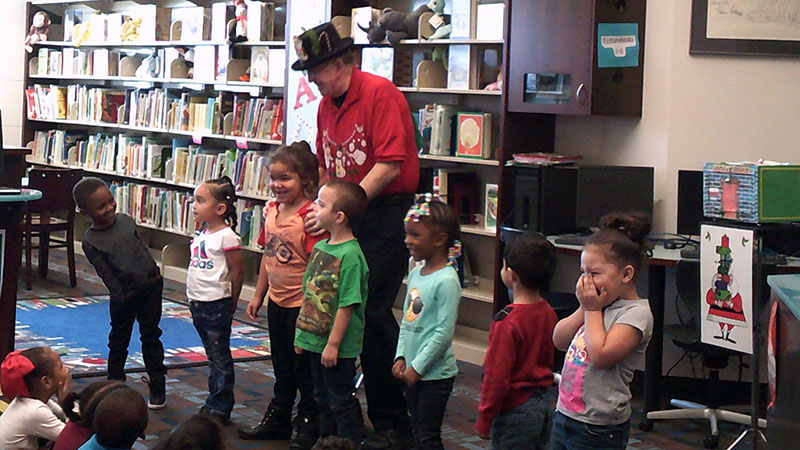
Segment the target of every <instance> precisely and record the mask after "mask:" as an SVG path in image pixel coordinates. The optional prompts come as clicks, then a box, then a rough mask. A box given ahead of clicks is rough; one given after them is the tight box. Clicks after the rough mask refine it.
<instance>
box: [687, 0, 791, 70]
mask: <svg viewBox="0 0 800 450" xmlns="http://www.w3.org/2000/svg"><path fill="white" fill-rule="evenodd" d="M689 53H690V54H693V55H702V54H723V55H765V56H800V1H798V0H692V23H691V40H690V43H689Z"/></svg>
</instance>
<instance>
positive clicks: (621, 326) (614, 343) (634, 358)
mask: <svg viewBox="0 0 800 450" xmlns="http://www.w3.org/2000/svg"><path fill="white" fill-rule="evenodd" d="M650 228H651V224H650V219H649V218H648V217H647V216H646V215H644V214H641V213H632V214H609V215H607V216H605V217H603V218H602V219H601V220H600V230H599V231H597V232H596V233H594V234H593V235H592V236H590V237H589V240H588V241H587V243H586V245H585V246H584V248H583V252H582V253H581V276H580V277H579V278H578V283H577V285H576V286H575V295H576V296H577V297H578V302H579V303H580V307H579V308H578V310H577V311H575V312H574V313H573V314H572V315H570V316H569V317H567V318H565V319H562V320H560V321H559V322H558V324H556V327H555V329H554V331H553V343H554V344H555V346H556V348H558V349H559V350H562V351H566V352H567V355H566V358H565V359H564V368H563V370H562V373H561V377H562V378H561V382H560V383H559V386H558V404H557V407H556V415H555V418H554V423H553V433H552V440H551V444H552V448H553V449H554V450H559V449H583V448H607V449H624V448H625V447H626V446H627V444H628V435H629V432H630V416H631V404H630V401H631V390H630V383H631V380H632V379H633V372H634V370H644V364H645V350H647V344H648V343H649V342H650V337H651V335H652V331H653V315H652V313H651V312H650V305H649V303H648V301H647V300H646V299H643V298H641V297H640V296H639V293H638V292H637V290H636V279H637V277H638V275H639V271H640V270H641V268H642V266H643V264H644V260H645V258H646V255H647V253H648V252H649V250H650V249H649V246H648V244H647V234H648V233H649V232H650Z"/></svg>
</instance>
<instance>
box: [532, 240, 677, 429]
mask: <svg viewBox="0 0 800 450" xmlns="http://www.w3.org/2000/svg"><path fill="white" fill-rule="evenodd" d="M555 238H556V237H555V236H548V238H547V239H548V240H549V241H550V242H553V245H555V247H556V252H558V253H562V254H569V255H580V253H581V250H583V247H582V246H580V245H562V244H556V243H555V242H554V241H555ZM680 260H681V251H680V250H678V249H675V250H667V249H665V248H664V247H663V246H661V245H658V246H656V247H655V248H654V249H653V256H652V257H651V258H649V259H648V260H647V300H648V301H649V302H650V311H651V312H652V313H653V337H652V338H650V345H648V347H647V355H646V359H645V361H646V362H645V372H644V392H645V395H644V410H645V413H646V412H647V411H656V410H658V409H661V390H662V382H661V372H662V369H663V364H662V355H663V347H664V303H665V299H666V289H667V282H666V279H667V267H675V266H676V265H677V264H678V261H680Z"/></svg>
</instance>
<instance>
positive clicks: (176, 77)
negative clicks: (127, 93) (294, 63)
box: [30, 45, 286, 86]
mask: <svg viewBox="0 0 800 450" xmlns="http://www.w3.org/2000/svg"><path fill="white" fill-rule="evenodd" d="M191 55H193V56H191ZM230 55H231V53H230V49H229V47H228V46H225V45H219V46H199V47H195V49H194V50H193V52H185V51H181V50H179V49H178V48H169V47H167V48H157V49H153V50H152V51H151V52H149V54H142V53H139V52H138V51H134V50H124V49H123V50H117V51H115V50H109V49H107V48H96V49H80V48H65V49H62V50H55V49H52V48H48V47H41V48H39V52H38V54H37V57H36V60H35V61H36V63H35V65H34V64H31V67H30V73H31V74H32V75H39V76H43V77H47V76H51V77H52V76H65V77H98V78H108V77H117V76H119V77H128V78H133V77H137V78H142V79H155V80H164V81H180V80H182V79H190V80H192V81H199V82H208V83H211V82H218V83H227V82H228V80H232V81H237V80H238V79H239V77H240V76H241V75H244V73H245V72H246V71H247V63H248V60H246V59H245V60H242V61H240V60H238V59H237V60H233V61H234V62H233V64H232V59H231V57H230ZM243 56H246V54H244V55H243ZM285 60H286V50H285V49H282V48H268V47H252V49H250V81H251V82H252V83H255V84H268V83H269V84H271V85H275V86H282V85H283V84H284V71H285V68H286V61H285ZM190 66H191V68H190ZM234 67H235V68H234ZM229 68H230V70H229ZM229 72H230V73H229ZM234 72H235V73H234Z"/></svg>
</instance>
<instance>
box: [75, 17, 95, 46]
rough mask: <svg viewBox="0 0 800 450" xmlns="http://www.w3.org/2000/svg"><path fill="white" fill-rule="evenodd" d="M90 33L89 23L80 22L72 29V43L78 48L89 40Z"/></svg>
mask: <svg viewBox="0 0 800 450" xmlns="http://www.w3.org/2000/svg"><path fill="white" fill-rule="evenodd" d="M90 34H91V28H89V23H88V22H87V23H79V24H77V25H75V28H73V29H72V43H73V44H75V47H76V48H78V47H80V46H81V44H83V43H84V42H86V41H88V40H89V35H90Z"/></svg>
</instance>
